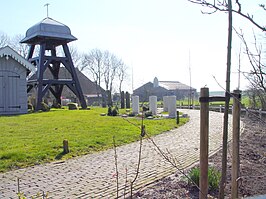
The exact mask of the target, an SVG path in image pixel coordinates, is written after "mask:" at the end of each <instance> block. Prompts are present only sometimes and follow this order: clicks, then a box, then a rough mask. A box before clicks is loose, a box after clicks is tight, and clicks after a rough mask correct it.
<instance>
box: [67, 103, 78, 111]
mask: <svg viewBox="0 0 266 199" xmlns="http://www.w3.org/2000/svg"><path fill="white" fill-rule="evenodd" d="M67 106H68V110H77V109H78V104H77V103H72V102H71V103H68V104H67Z"/></svg>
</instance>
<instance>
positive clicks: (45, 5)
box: [44, 3, 50, 18]
mask: <svg viewBox="0 0 266 199" xmlns="http://www.w3.org/2000/svg"><path fill="white" fill-rule="evenodd" d="M49 5H50V4H49V3H47V4H45V5H44V7H45V6H46V14H47V18H48V14H49V13H48V6H49Z"/></svg>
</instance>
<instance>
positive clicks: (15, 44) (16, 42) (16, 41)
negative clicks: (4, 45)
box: [10, 34, 28, 58]
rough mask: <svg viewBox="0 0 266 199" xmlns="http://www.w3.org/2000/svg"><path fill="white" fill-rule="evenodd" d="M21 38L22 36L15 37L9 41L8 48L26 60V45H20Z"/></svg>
mask: <svg viewBox="0 0 266 199" xmlns="http://www.w3.org/2000/svg"><path fill="white" fill-rule="evenodd" d="M23 38H24V36H23V35H22V34H18V35H15V36H14V37H12V38H11V39H10V46H11V47H12V48H13V49H14V50H15V51H17V52H18V53H19V54H20V55H21V56H22V57H24V58H26V57H27V54H28V45H27V44H24V43H23V44H22V43H20V41H21V40H22V39H23Z"/></svg>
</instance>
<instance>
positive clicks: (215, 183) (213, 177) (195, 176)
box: [188, 167, 221, 191]
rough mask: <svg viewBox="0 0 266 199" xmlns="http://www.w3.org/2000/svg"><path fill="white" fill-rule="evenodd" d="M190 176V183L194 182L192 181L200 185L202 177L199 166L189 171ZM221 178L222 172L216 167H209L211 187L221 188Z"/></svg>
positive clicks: (209, 184)
mask: <svg viewBox="0 0 266 199" xmlns="http://www.w3.org/2000/svg"><path fill="white" fill-rule="evenodd" d="M188 176H189V178H190V179H189V181H188V182H189V184H192V181H193V182H194V183H196V184H197V185H198V186H199V177H200V169H199V168H198V167H196V168H193V169H191V170H190V172H189V173H188ZM220 179H221V173H220V172H219V171H218V170H217V169H215V168H214V167H210V168H209V169H208V186H209V189H210V190H212V191H214V190H216V189H218V188H219V182H220Z"/></svg>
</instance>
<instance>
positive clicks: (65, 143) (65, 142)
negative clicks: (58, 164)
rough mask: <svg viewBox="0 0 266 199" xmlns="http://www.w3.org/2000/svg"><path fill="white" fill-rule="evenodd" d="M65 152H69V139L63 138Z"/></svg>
mask: <svg viewBox="0 0 266 199" xmlns="http://www.w3.org/2000/svg"><path fill="white" fill-rule="evenodd" d="M63 153H64V154H67V153H69V148H68V140H63Z"/></svg>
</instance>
